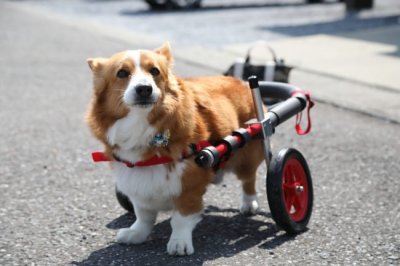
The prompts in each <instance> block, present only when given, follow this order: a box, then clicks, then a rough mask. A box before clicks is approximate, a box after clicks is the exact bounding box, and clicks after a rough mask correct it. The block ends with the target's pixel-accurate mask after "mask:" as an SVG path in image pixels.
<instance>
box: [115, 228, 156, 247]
mask: <svg viewBox="0 0 400 266" xmlns="http://www.w3.org/2000/svg"><path fill="white" fill-rule="evenodd" d="M147 236H148V234H147V233H145V232H143V231H142V232H140V231H139V230H136V229H131V228H122V229H120V230H118V234H117V242H118V243H121V244H140V243H143V242H144V241H146V239H147Z"/></svg>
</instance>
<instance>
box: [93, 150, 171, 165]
mask: <svg viewBox="0 0 400 266" xmlns="http://www.w3.org/2000/svg"><path fill="white" fill-rule="evenodd" d="M92 158H93V161H94V162H112V161H114V160H113V159H111V158H110V157H108V156H107V155H106V154H105V153H104V152H99V151H97V152H93V153H92ZM172 161H173V159H172V158H171V157H168V156H161V157H159V156H153V157H151V158H150V159H147V160H146V161H139V162H136V163H134V164H133V163H131V162H127V161H121V163H124V164H126V166H127V167H130V168H132V167H135V166H137V167H143V166H151V165H158V164H166V163H170V162H172Z"/></svg>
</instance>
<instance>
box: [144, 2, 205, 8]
mask: <svg viewBox="0 0 400 266" xmlns="http://www.w3.org/2000/svg"><path fill="white" fill-rule="evenodd" d="M145 1H146V3H147V4H148V5H149V6H150V8H151V9H153V10H165V9H195V8H200V7H201V1H202V0H191V1H190V2H189V3H183V4H181V3H179V2H178V1H176V0H166V1H165V3H159V2H157V1H156V0H145Z"/></svg>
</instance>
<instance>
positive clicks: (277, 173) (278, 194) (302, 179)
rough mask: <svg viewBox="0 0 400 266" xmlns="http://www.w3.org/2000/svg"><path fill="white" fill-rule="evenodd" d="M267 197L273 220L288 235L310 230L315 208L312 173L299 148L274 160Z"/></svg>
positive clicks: (279, 154)
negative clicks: (313, 208)
mask: <svg viewBox="0 0 400 266" xmlns="http://www.w3.org/2000/svg"><path fill="white" fill-rule="evenodd" d="M267 196H268V204H269V207H270V210H271V215H272V218H273V219H274V221H275V223H276V224H277V225H278V226H279V227H281V228H282V229H284V230H285V231H286V232H287V233H288V234H298V233H301V232H303V231H305V230H306V229H307V224H308V222H309V220H310V217H311V212H312V206H313V186H312V180H311V174H310V170H309V168H308V165H307V162H306V160H305V159H304V157H303V155H302V154H301V153H300V152H299V151H297V150H295V149H284V150H281V151H280V152H279V153H278V154H277V155H276V156H274V157H273V158H272V162H271V165H270V167H269V170H268V175H267Z"/></svg>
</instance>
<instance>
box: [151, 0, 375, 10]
mask: <svg viewBox="0 0 400 266" xmlns="http://www.w3.org/2000/svg"><path fill="white" fill-rule="evenodd" d="M144 1H146V3H147V4H148V5H149V6H150V8H151V9H153V10H165V9H194V8H200V6H201V1H202V0H144ZM338 1H339V2H346V7H347V9H348V10H352V9H364V8H372V6H373V0H338ZM305 2H307V3H309V4H315V3H322V2H324V0H305Z"/></svg>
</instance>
